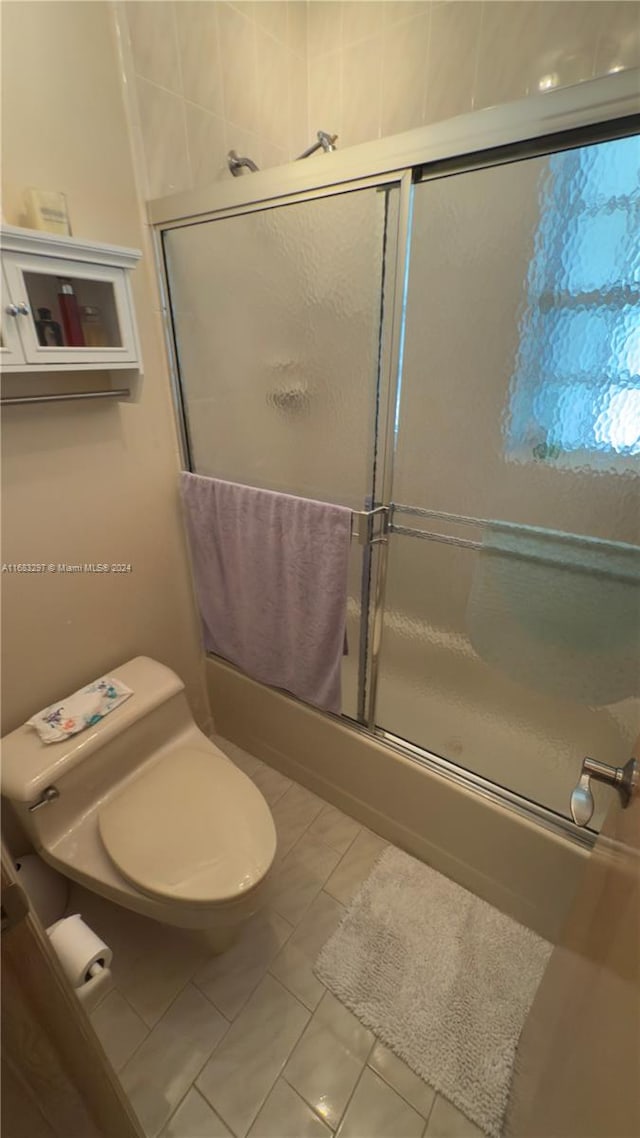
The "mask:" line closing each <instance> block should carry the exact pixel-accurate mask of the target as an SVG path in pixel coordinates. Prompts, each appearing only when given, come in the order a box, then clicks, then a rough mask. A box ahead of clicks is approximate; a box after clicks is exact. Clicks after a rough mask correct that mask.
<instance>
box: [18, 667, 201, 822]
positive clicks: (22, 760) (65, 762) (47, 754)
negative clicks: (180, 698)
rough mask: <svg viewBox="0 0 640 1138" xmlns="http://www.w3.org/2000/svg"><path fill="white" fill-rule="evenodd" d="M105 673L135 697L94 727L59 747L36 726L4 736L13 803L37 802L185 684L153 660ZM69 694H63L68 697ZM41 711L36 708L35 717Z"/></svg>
mask: <svg viewBox="0 0 640 1138" xmlns="http://www.w3.org/2000/svg"><path fill="white" fill-rule="evenodd" d="M104 674H105V675H108V676H113V677H114V678H115V679H118V680H121V681H122V683H123V684H126V685H127V687H129V688H131V690H132V692H133V695H132V696H130V698H129V699H127V700H126V701H125V702H124V703H123V704H121V705H120V707H117V708H116V709H115V711H111V712H110V713H109V714H108V715H105V717H104V719H101V720H100V722H99V723H96V724H95V725H94V726H93V727H88V728H86V729H85V730H84V731H79V732H78V734H77V735H70V736H69V738H68V739H61V740H60V742H59V743H43V742H42V740H41V739H40V736H39V735H38V733H37V731H36V729H35V727H29V726H27V724H26V723H25V724H23V725H22V727H18V728H17V729H16V730H15V731H12V732H11V734H9V735H5V736H4V738H3V740H2V777H1V787H2V793H3V795H4V796H5V797H6V798H9V799H11V800H12V801H13V802H33V801H35V799H37V798H38V797H39V795H40V794H41V793H42V791H43V790H44V789H45V788H46V787H47V786H51V785H54V784H55V782H56V779H59V778H60V777H61V775H63V774H65V773H66V772H67V771H69V770H71V769H72V768H73V767H74V766H76V765H77V764H78V763H80V762H82V761H83V760H84V759H86V758H87V757H88V756H89V755H91V754H92V753H93V752H94V751H97V750H98V748H99V747H103V746H104V745H105V744H106V743H108V742H109V740H111V739H113V738H115V737H116V736H117V735H120V734H121V733H122V732H123V731H126V730H127V728H128V727H129V726H130V725H131V724H132V723H135V722H137V720H139V719H142V718H143V716H145V715H148V714H149V712H151V711H154V710H155V708H156V707H159V706H160V705H161V704H163V703H166V702H167V700H169V699H171V697H172V696H174V695H177V694H178V692H181V691H183V690H184V684H183V682H182V680H181V679H180V678H179V676H177V675H176V674H175V672H172V671H171V668H167V667H166V666H165V665H164V664H160V663H158V661H157V660H152V659H150V657H149V656H136V657H135V659H134V660H129V661H128V662H127V663H126V664H121V665H120V666H119V667H116V668H110V669H109V670H108V671H107V672H105V673H104ZM93 678H96V677H89V678H88V679H87V680H86V682H87V683H91V680H92V679H93ZM69 694H71V693H69V692H65V693H64V696H67V695H69ZM60 698H64V697H62V696H61V697H60ZM51 702H54V701H53V700H52V701H51ZM37 710H38V708H34V712H35V711H37Z"/></svg>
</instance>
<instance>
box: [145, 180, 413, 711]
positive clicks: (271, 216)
mask: <svg viewBox="0 0 640 1138" xmlns="http://www.w3.org/2000/svg"><path fill="white" fill-rule="evenodd" d="M397 223H398V186H397V184H394V183H389V184H387V185H383V186H381V187H378V186H375V187H371V188H364V189H356V190H352V191H349V192H336V193H332V194H329V195H325V196H321V197H316V198H313V199H308V200H302V201H297V202H293V203H291V204H289V203H284V204H283V203H282V202H272V203H268V204H267V205H265V204H264V203H263V204H262V205H258V206H255V207H252V208H250V209H246V210H244V211H241V212H238V213H236V214H234V215H233V216H222V217H216V218H215V219H211V220H206V221H199V222H197V223H191V224H181V225H178V226H176V227H175V228H171V229H169V230H166V231H165V232H164V234H163V240H164V254H165V262H166V270H167V281H168V287H169V293H170V300H171V312H172V320H173V329H174V334H175V344H176V351H177V357H178V366H179V375H180V391H181V400H182V410H183V413H184V421H185V427H186V434H187V448H186V449H187V451H188V455H187V461H188V463H189V465H190V469H191V470H192V471H194V473H196V474H203V475H207V476H210V477H217V478H222V479H225V480H228V481H231V482H239V483H243V484H245V485H249V486H255V487H261V488H264V489H269V490H277V491H281V492H283V493H287V494H295V495H299V496H301V497H306V498H316V499H319V500H321V501H325V502H335V503H338V504H341V505H345V506H349V507H350V508H351V509H352V510H354V511H356V512H357V511H363V510H366V509H368V508H369V507H370V505H371V498H372V493H373V477H374V468H375V458H376V437H377V417H378V407H379V404H380V401H381V400H382V401H383V402H384V400H385V398H386V395H385V392H384V379H383V378H382V371H383V370H384V369H383V368H382V366H381V365H382V360H383V357H384V354H385V351H386V350H387V348H386V343H387V340H388V323H389V316H388V311H389V307H390V305H389V304H388V303H387V291H388V288H389V273H388V270H387V273H386V275H385V269H386V267H387V266H388V265H389V264H390V265H391V267H392V270H393V265H394V262H395V256H396V244H397ZM390 279H391V285H393V271H391V274H390ZM362 524H363V523H362V522H361V523H360V527H361V528H362ZM354 528H356V527H354ZM369 577H370V550H369V548H368V547H365V546H364V545H362V544H361V543H360V542H359V541H358V540H357V537H356V538H354V540H353V541H352V543H351V558H350V579H349V600H348V629H347V640H348V653H347V654H346V655H345V657H344V662H343V669H342V672H343V676H342V679H343V683H342V687H343V699H342V708H343V712H344V714H346V715H348V716H350V717H352V718H357V717H358V716H359V715H361V714H362V703H363V698H364V695H363V693H364V668H365V654H366V631H367V622H366V609H367V598H368V586H369ZM363 599H364V610H365V619H364V620H362V621H361V614H362V611H363Z"/></svg>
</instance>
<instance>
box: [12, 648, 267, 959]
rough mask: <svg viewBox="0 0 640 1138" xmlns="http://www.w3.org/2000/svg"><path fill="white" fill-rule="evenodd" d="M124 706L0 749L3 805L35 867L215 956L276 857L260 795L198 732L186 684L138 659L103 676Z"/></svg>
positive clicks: (22, 732)
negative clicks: (117, 687)
mask: <svg viewBox="0 0 640 1138" xmlns="http://www.w3.org/2000/svg"><path fill="white" fill-rule="evenodd" d="M109 675H110V676H114V677H115V678H117V679H118V680H121V681H122V682H123V683H124V684H126V685H127V686H128V687H129V688H131V690H132V691H133V695H132V696H131V697H130V698H129V699H127V700H126V702H125V703H123V704H121V706H120V707H118V708H116V710H114V711H112V712H111V713H110V714H109V715H107V716H105V718H104V719H102V720H100V722H99V723H97V724H96V725H94V726H92V727H90V728H87V729H86V730H84V731H81V732H79V733H78V734H77V735H73V736H71V737H69V738H68V739H65V740H62V741H60V742H58V743H49V744H45V743H43V742H42V741H41V740H40V737H39V736H38V734H37V732H36V731H35V730H34V729H33V728H32V727H29V726H27V725H24V726H22V727H19V728H18V729H17V730H16V731H13V732H12V733H11V734H10V735H7V736H5V738H4V739H3V740H2V784H1V785H2V794H3V795H4V796H5V797H6V798H7V799H9V801H10V802H11V803H12V805H13V808H14V810H15V811H16V813H17V815H18V818H19V820H20V822H21V823H22V825H23V826H24V828H25V830H26V831H27V833H28V835H29V836H30V838H31V841H32V843H33V846H34V848H35V849H36V850H37V852H38V853H39V854H40V856H41V857H42V858H43V859H44V860H45V861H46V862H48V863H49V865H51V866H53V867H54V868H55V869H57V870H59V871H60V872H61V873H64V874H65V875H66V876H67V877H69V878H71V879H72V880H73V881H77V882H79V883H80V884H81V885H84V886H86V888H88V889H91V890H93V891H94V892H96V893H100V894H102V895H103V896H104V897H107V898H109V900H111V901H115V902H116V903H117V904H119V905H123V906H124V907H125V908H127V909H132V910H133V911H134V912H137V913H142V914H144V915H145V916H147V917H153V918H154V919H155V920H157V921H162V922H164V923H165V924H168V925H175V926H178V927H180V928H184V929H201V930H205V931H206V933H207V940H208V943H209V944H210V945H211V947H213V948H214V949H216V948H217V949H218V950H219V951H222V949H223V948H224V947H226V946H227V945H228V944H229V943H231V941H232V940H233V939H235V936H236V934H237V933H238V932H239V929H240V927H241V925H242V923H243V922H244V921H246V920H247V919H248V918H249V917H250V916H252V915H253V914H254V913H255V912H256V911H257V910H258V909H259V908H260V905H261V900H262V898H263V894H264V888H265V883H266V879H267V875H268V873H269V870H270V868H271V865H272V863H273V859H274V857H275V852H276V832H275V826H274V823H273V818H272V816H271V811H270V810H269V807H268V805H267V803H266V802H265V800H264V798H263V797H262V795H261V793H260V791H259V790H258V788H257V787H256V786H254V784H253V783H252V782H251V780H250V779H249V778H248V777H247V776H246V775H245V774H244V773H243V772H242V771H240V770H239V769H238V768H237V767H236V766H235V765H234V764H233V763H232V762H231V760H230V759H228V758H227V756H226V755H224V754H223V753H222V751H221V750H220V749H219V748H218V747H216V746H215V745H214V744H213V743H212V742H211V740H210V739H208V738H207V737H206V735H204V734H203V733H202V732H201V731H200V730H199V728H198V727H197V726H196V724H195V722H194V720H193V717H192V715H191V712H190V710H189V706H188V704H187V700H186V697H185V693H184V684H183V683H182V681H181V680H180V679H179V677H178V676H177V675H176V674H175V673H174V672H172V671H171V669H170V668H167V667H165V666H164V665H163V664H160V663H158V662H157V661H156V660H151V659H149V658H148V657H146V656H138V657H136V658H135V659H134V660H130V661H129V662H128V663H126V664H123V665H122V666H121V667H118V668H115V669H112V670H111V671H110V672H109Z"/></svg>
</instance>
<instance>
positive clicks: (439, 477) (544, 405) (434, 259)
mask: <svg viewBox="0 0 640 1138" xmlns="http://www.w3.org/2000/svg"><path fill="white" fill-rule="evenodd" d="M639 328H640V139H639V138H638V137H632V138H628V139H616V140H613V141H610V142H604V143H600V144H597V145H594V146H587V147H581V148H578V149H575V150H569V151H563V152H561V153H558V154H552V155H545V156H543V157H536V158H530V159H527V160H525V161H519V162H512V163H510V164H507V165H500V166H494V167H489V168H485V169H477V170H471V171H468V172H465V173H463V174H458V175H456V176H454V177H446V178H440V179H435V180H432V181H426V182H422V183H420V184H419V185H417V186H416V187H415V199H414V210H413V232H412V239H411V265H410V278H409V291H408V297H407V309H406V337H405V351H404V369H403V384H402V401H401V405H400V408H399V417H398V447H397V455H396V463H395V488H394V498H395V501H397V502H401V503H411V504H413V505H418V506H428V507H429V508H431V509H435V510H440V511H444V512H448V513H451V514H455V515H471V516H474V517H480V518H493V517H497V518H503V519H507V520H509V521H513V522H516V523H522V524H525V525H537V526H543V527H549V528H552V529H556V530H561V531H568V532H574V533H585V534H594V535H596V536H599V537H602V538H612V539H616V540H619V541H631V542H637V541H638V538H639V533H640V530H639V521H640V514H639V511H638V504H637V497H636V493H637V489H636V476H637V467H638V457H639V456H640V333H639Z"/></svg>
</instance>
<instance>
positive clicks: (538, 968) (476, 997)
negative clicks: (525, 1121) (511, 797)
mask: <svg viewBox="0 0 640 1138" xmlns="http://www.w3.org/2000/svg"><path fill="white" fill-rule="evenodd" d="M551 948H552V946H551V945H550V944H549V943H548V942H547V941H545V940H543V939H542V938H541V937H539V936H537V935H536V934H535V933H533V932H531V931H530V930H529V929H526V928H524V927H523V926H522V925H519V924H518V923H517V922H516V921H513V920H512V919H511V918H510V917H506V916H505V915H504V914H503V913H500V912H499V911H498V910H497V909H494V908H493V906H492V905H489V904H488V903H487V902H486V901H481V900H480V899H479V898H478V897H476V896H474V894H473V893H469V892H468V891H467V890H466V889H463V888H462V887H461V886H460V885H456V884H454V882H452V881H450V880H449V879H448V878H447V877H443V876H442V874H441V873H437V872H436V871H435V870H434V869H430V868H429V866H427V865H424V864H423V863H422V862H420V861H416V860H415V859H414V858H412V857H409V856H408V854H405V853H402V851H401V850H397V849H393V848H391V849H388V850H386V851H385V853H384V854H383V855H382V857H381V858H380V860H379V862H378V863H377V865H376V866H375V868H374V870H373V872H372V873H371V875H370V877H369V878H368V879H367V881H366V882H365V883H364V885H363V886H362V888H361V889H360V890H359V892H358V894H357V895H356V897H355V898H354V900H353V901H352V903H351V906H350V907H349V910H348V912H347V913H346V916H345V917H344V918H343V920H342V923H341V924H340V926H339V928H338V929H337V931H336V932H335V933H334V934H333V936H332V937H331V939H330V940H329V941H328V942H327V944H326V945H325V946H324V948H323V949H322V952H321V953H320V955H319V957H318V960H317V961H316V965H315V971H316V973H317V975H318V977H319V978H320V979H321V980H322V981H323V983H324V984H326V985H327V987H328V988H329V989H330V990H331V991H332V992H333V993H334V994H335V995H336V996H337V997H338V998H339V999H340V1000H341V1001H342V1003H343V1004H346V1006H347V1007H348V1008H350V1009H351V1011H352V1012H353V1013H354V1014H355V1015H356V1016H357V1017H358V1019H359V1020H361V1021H362V1023H363V1024H365V1026H366V1027H368V1028H370V1030H371V1031H373V1032H374V1034H375V1035H377V1036H378V1038H379V1039H381V1040H382V1042H383V1043H386V1044H387V1046H389V1047H391V1048H392V1050H393V1051H395V1052H396V1054H397V1055H399V1056H400V1058H401V1059H404V1061H405V1063H407V1064H408V1066H409V1067H411V1069H412V1070H413V1071H415V1072H416V1074H418V1075H420V1076H421V1078H423V1079H424V1080H425V1082H427V1083H429V1084H430V1085H431V1086H432V1087H435V1089H436V1090H438V1091H441V1092H442V1094H443V1095H445V1097H446V1098H448V1099H450V1100H451V1102H453V1103H455V1105H456V1106H458V1107H459V1108H460V1110H462V1111H463V1112H464V1114H466V1115H467V1116H468V1117H469V1118H470V1119H472V1120H473V1121H474V1122H475V1123H477V1125H478V1126H480V1127H481V1128H482V1130H484V1131H485V1132H486V1133H487V1134H489V1135H492V1136H493V1138H498V1136H499V1134H500V1130H501V1125H502V1120H503V1115H504V1111H505V1107H506V1104H507V1096H508V1093H509V1083H510V1079H511V1071H512V1067H513V1060H514V1056H515V1049H516V1044H517V1042H518V1037H519V1035H520V1031H521V1029H522V1026H523V1024H524V1021H525V1018H526V1015H527V1012H528V1010H529V1007H530V1006H531V1002H532V1000H533V996H534V994H535V991H536V988H537V987H538V984H539V982H540V979H541V977H542V973H543V972H544V969H545V966H546V963H547V960H548V959H549V955H550V953H551Z"/></svg>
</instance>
